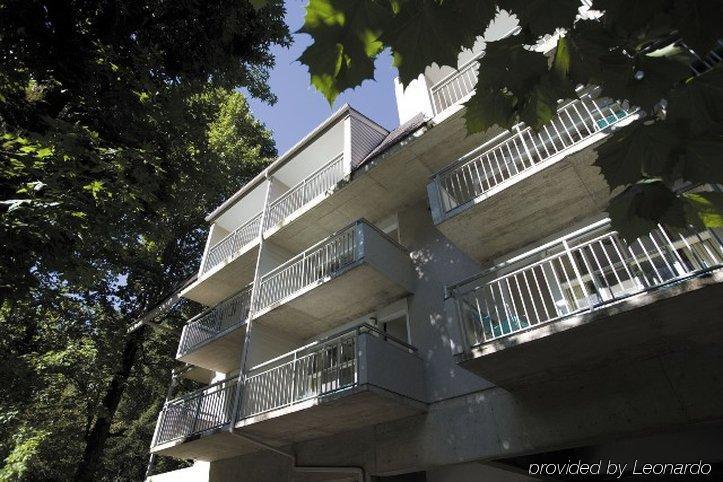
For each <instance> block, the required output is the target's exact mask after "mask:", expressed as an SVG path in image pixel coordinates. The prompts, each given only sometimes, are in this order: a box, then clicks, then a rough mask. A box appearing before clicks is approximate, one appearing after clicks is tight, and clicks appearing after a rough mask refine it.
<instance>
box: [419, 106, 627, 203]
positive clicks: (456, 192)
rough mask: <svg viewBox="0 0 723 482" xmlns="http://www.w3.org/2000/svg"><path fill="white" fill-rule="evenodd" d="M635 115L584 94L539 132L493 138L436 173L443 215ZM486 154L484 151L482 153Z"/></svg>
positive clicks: (528, 130) (517, 129)
mask: <svg viewBox="0 0 723 482" xmlns="http://www.w3.org/2000/svg"><path fill="white" fill-rule="evenodd" d="M630 114H631V113H629V112H627V111H625V110H624V109H623V108H622V107H621V106H620V104H618V103H617V102H613V101H612V100H610V99H592V98H590V97H589V96H585V97H583V98H581V99H578V100H575V101H573V102H569V103H567V104H566V105H564V106H562V107H561V108H560V110H558V113H557V114H556V115H555V117H554V118H553V119H552V121H550V122H549V123H547V124H546V125H544V126H543V127H542V128H541V129H540V130H539V132H534V131H533V130H532V129H531V128H529V127H527V128H521V127H520V126H516V127H514V128H513V129H514V133H513V134H511V135H509V136H507V137H506V138H505V139H504V140H502V141H498V140H497V141H493V145H492V147H487V145H489V144H487V145H485V146H482V147H481V148H478V149H477V150H476V151H473V152H472V153H471V154H468V155H467V156H465V157H464V158H462V159H460V160H459V161H457V162H455V163H453V164H451V165H450V166H448V167H447V168H445V169H444V170H442V171H440V172H439V173H437V174H435V175H434V177H433V178H432V182H433V183H434V185H435V187H436V191H437V193H438V194H439V201H440V203H441V209H442V211H443V212H444V213H449V212H450V211H452V210H454V209H456V208H458V207H459V206H461V205H463V204H466V203H468V202H470V201H472V200H474V199H475V198H476V197H478V196H480V195H482V194H484V193H486V192H488V191H490V190H491V189H493V188H495V187H496V186H499V185H500V184H503V183H505V182H507V181H510V180H513V179H515V178H517V177H518V176H520V175H522V174H524V173H525V172H529V171H530V170H531V169H532V168H534V167H536V166H538V165H540V164H541V163H542V162H544V161H547V160H550V159H551V158H553V157H554V156H556V155H559V154H560V153H562V152H563V151H565V150H567V149H569V148H571V147H573V146H575V145H576V144H578V143H580V142H582V141H584V140H586V139H589V138H591V137H592V136H593V135H595V134H597V133H598V132H600V131H602V130H604V129H606V128H608V127H610V126H612V125H613V124H615V123H617V122H619V121H621V120H623V119H625V118H627V117H629V116H630ZM480 150H481V151H482V152H479V151H480Z"/></svg>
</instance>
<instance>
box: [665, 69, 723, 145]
mask: <svg viewBox="0 0 723 482" xmlns="http://www.w3.org/2000/svg"><path fill="white" fill-rule="evenodd" d="M666 111H667V118H668V119H669V120H671V121H673V122H676V123H678V124H679V125H681V126H683V127H684V128H685V129H686V130H688V131H689V132H690V133H691V134H692V135H693V136H701V135H704V134H709V133H711V134H712V133H719V132H723V66H720V65H718V66H716V67H714V68H713V69H711V70H710V71H708V72H705V73H703V74H702V75H700V76H697V77H694V78H692V79H690V80H689V81H688V82H686V83H685V84H683V85H680V86H679V87H678V88H676V89H675V90H674V91H673V92H671V94H670V97H669V101H668V107H667V109H666Z"/></svg>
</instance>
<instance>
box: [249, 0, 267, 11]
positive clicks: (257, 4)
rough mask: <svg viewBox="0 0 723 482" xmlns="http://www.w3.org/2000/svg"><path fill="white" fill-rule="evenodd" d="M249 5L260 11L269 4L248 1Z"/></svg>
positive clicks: (263, 1)
mask: <svg viewBox="0 0 723 482" xmlns="http://www.w3.org/2000/svg"><path fill="white" fill-rule="evenodd" d="M249 3H251V6H252V7H254V9H256V10H261V9H262V8H264V7H265V6H266V5H267V4H268V3H269V0H249Z"/></svg>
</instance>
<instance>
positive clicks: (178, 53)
mask: <svg viewBox="0 0 723 482" xmlns="http://www.w3.org/2000/svg"><path fill="white" fill-rule="evenodd" d="M264 3H265V4H264V5H259V2H247V1H245V0H244V1H239V2H222V1H209V2H203V3H199V2H176V1H171V0H145V1H142V2H135V1H133V2H131V1H123V0H121V1H116V2H98V1H90V2H76V1H72V0H64V1H56V2H48V1H43V0H29V1H22V2H21V1H17V0H0V19H1V20H2V21H0V245H2V246H3V249H2V250H0V382H1V383H2V387H3V389H2V390H0V461H2V460H4V461H5V463H4V466H3V467H2V469H0V470H2V472H0V473H2V474H3V476H4V477H9V478H12V479H14V480H15V479H18V480H72V479H74V478H76V479H77V480H140V479H141V478H142V475H143V473H142V472H143V470H144V469H145V462H146V461H147V455H148V454H147V452H148V446H149V443H150V436H151V434H152V431H153V425H154V423H155V416H156V415H157V410H158V408H159V403H160V402H161V401H162V400H163V397H164V396H165V391H166V386H167V384H168V376H169V371H170V367H171V363H172V361H173V356H174V354H175V346H173V345H174V344H175V343H176V342H177V340H178V337H177V336H173V335H169V334H168V333H166V334H164V335H163V336H161V335H160V334H159V333H155V332H149V330H148V329H146V328H144V329H141V330H139V331H138V332H135V333H134V334H128V332H127V329H128V327H129V326H130V325H131V323H132V322H133V321H135V320H136V319H137V318H138V317H140V316H141V315H142V314H143V313H145V312H146V311H147V310H148V309H150V308H151V307H153V306H154V305H155V304H156V303H158V302H159V301H160V300H162V299H163V298H164V297H165V296H166V295H167V294H168V293H169V292H170V291H171V290H172V289H173V288H174V285H176V284H178V283H180V282H182V281H183V280H185V279H186V278H187V277H188V276H189V275H191V274H192V273H194V272H195V271H196V270H197V263H198V259H199V258H200V255H201V253H202V250H203V246H204V242H205V233H204V229H203V227H204V224H205V223H204V221H203V218H204V216H205V214H206V213H207V212H209V211H210V210H211V209H212V208H213V207H215V206H216V205H217V204H218V203H219V202H221V200H223V199H225V198H226V197H228V196H229V195H230V194H231V193H232V192H233V191H235V190H236V189H237V188H238V187H239V186H240V185H242V184H243V183H244V182H246V181H247V180H248V179H249V178H250V177H252V176H253V175H255V174H256V173H257V172H258V171H259V170H260V169H262V168H263V166H265V165H266V164H267V163H268V162H269V161H270V159H271V157H272V156H274V155H275V154H276V152H275V148H274V145H273V141H272V139H271V135H270V133H269V132H268V131H267V130H266V129H265V127H264V126H263V125H261V124H260V123H259V122H258V121H256V120H255V119H254V118H253V116H252V115H251V113H250V111H249V108H248V105H247V103H246V100H245V99H244V97H243V96H242V95H241V94H240V93H238V92H236V91H235V90H234V89H235V88H237V87H245V88H246V89H247V90H248V91H249V92H250V93H251V94H252V95H254V96H257V97H259V98H261V99H264V100H267V101H273V95H272V94H271V92H270V91H269V90H268V86H267V82H266V80H267V76H268V69H269V68H270V67H271V66H272V65H273V57H272V55H271V53H270V50H269V48H270V46H271V45H272V44H275V43H276V44H282V45H286V44H288V42H289V39H290V37H289V34H288V31H287V27H286V25H285V24H284V21H283V15H284V8H283V4H282V2H281V1H273V2H271V1H270V2H264ZM194 309H196V310H197V309H198V307H193V306H185V307H184V308H183V310H182V311H181V312H180V316H181V318H179V317H178V316H179V315H174V317H173V319H172V320H170V321H167V322H166V324H169V326H176V327H178V326H179V325H180V323H181V321H182V319H183V318H182V317H183V316H184V315H187V314H188V313H189V310H191V311H193V310H194ZM154 412H155V413H154ZM104 449H107V450H106V451H105V453H104ZM0 465H1V464H0Z"/></svg>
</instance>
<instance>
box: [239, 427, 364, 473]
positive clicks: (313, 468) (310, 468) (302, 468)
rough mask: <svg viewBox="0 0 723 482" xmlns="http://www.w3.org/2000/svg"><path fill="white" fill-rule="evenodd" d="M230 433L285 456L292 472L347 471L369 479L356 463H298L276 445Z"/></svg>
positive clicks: (362, 468) (293, 454) (294, 456)
mask: <svg viewBox="0 0 723 482" xmlns="http://www.w3.org/2000/svg"><path fill="white" fill-rule="evenodd" d="M232 427H233V426H232ZM231 435H233V436H235V437H238V438H240V439H242V440H244V441H246V442H249V443H251V444H252V445H256V446H257V447H259V448H261V449H264V450H269V451H271V452H274V453H277V454H279V455H281V456H283V457H286V458H287V459H289V460H290V461H291V470H292V471H293V472H300V473H306V474H337V473H348V474H354V475H356V478H357V481H358V482H368V481H369V477H368V476H367V473H366V471H365V470H364V467H360V466H356V465H347V466H333V465H299V464H298V462H297V458H296V454H295V453H290V452H286V451H284V450H281V449H280V448H278V447H274V446H273V445H269V444H267V443H265V442H262V441H260V440H256V439H255V438H253V437H249V436H248V435H242V434H240V433H238V432H235V431H234V430H233V428H232V429H231Z"/></svg>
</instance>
